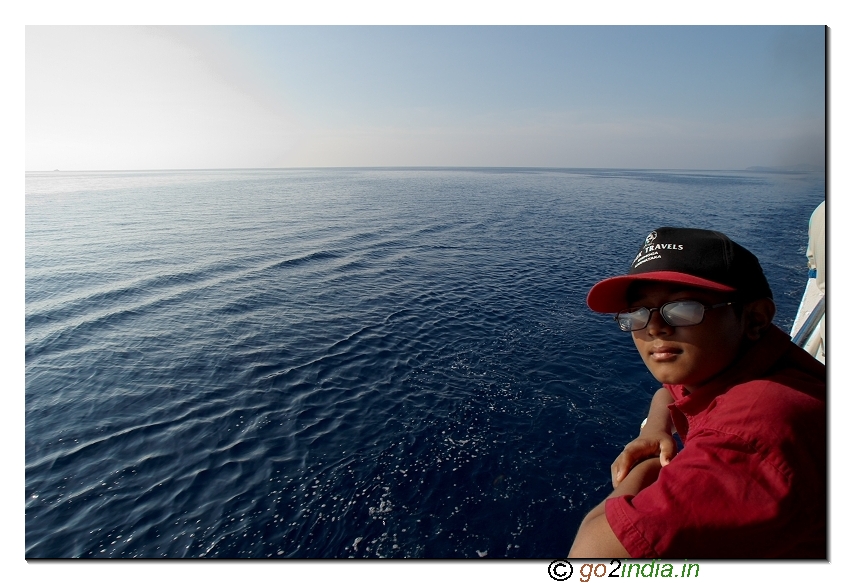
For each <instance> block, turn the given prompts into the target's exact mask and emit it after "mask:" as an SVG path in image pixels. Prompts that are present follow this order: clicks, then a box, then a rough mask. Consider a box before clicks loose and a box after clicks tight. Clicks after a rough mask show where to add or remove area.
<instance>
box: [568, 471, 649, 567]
mask: <svg viewBox="0 0 850 583" xmlns="http://www.w3.org/2000/svg"><path fill="white" fill-rule="evenodd" d="M660 471H661V461H660V460H659V458H650V459H648V460H644V461H642V462H640V463H639V464H637V465H636V466H635V467H634V468H632V471H631V472H629V475H628V476H626V478H625V479H624V480H623V481H622V482H620V485H619V486H617V487H616V488H615V489H614V491H613V492H611V494H609V495H608V498H616V497H618V496H626V495H628V494H631V495H635V494H637V493H638V492H640V491H641V490H643V489H644V488H646V487H647V486H649V485H650V484H652V483H653V482H655V480H656V479H658V473H659V472H660ZM608 498H606V499H605V500H607V499H608ZM605 500H603V501H602V502H601V503H600V504H598V505H597V506H596V507H595V508H594V509H593V510H591V511H590V512H589V513H588V515H587V516H585V517H584V520H583V521H582V522H581V526H580V527H579V529H578V534H576V539H575V541H574V542H573V547H572V548H571V549H570V554H569V557H570V558H614V557H623V558H627V557H629V556H630V555H629V553H628V551H626V548H625V547H624V546H623V545H622V544H621V543H620V541H619V539H617V536H616V535H615V534H614V531H613V530H612V529H611V525H610V524H609V523H608V517H607V516H605Z"/></svg>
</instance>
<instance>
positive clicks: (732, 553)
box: [605, 430, 795, 559]
mask: <svg viewBox="0 0 850 583" xmlns="http://www.w3.org/2000/svg"><path fill="white" fill-rule="evenodd" d="M789 493H790V488H789V484H788V481H787V479H786V478H785V476H783V475H782V473H781V472H779V471H778V470H777V469H776V468H774V467H773V466H772V465H771V464H770V463H768V462H766V461H765V460H764V459H763V457H762V456H761V455H759V454H758V452H756V451H755V450H754V449H753V448H752V447H750V446H748V444H747V443H746V442H744V441H743V440H742V439H740V438H739V437H737V436H735V435H730V434H727V433H722V432H718V431H713V430H712V431H702V432H700V433H699V434H698V435H697V434H694V435H692V436H691V438H690V441H689V443H688V446H687V447H685V448H684V449H683V450H682V451H681V452H680V453H679V455H677V456H676V457H675V458H674V459H673V460H672V461H671V462H670V464H669V465H668V466H666V467H665V468H663V469H662V470H661V473H660V474H659V476H658V480H657V481H656V482H655V483H654V484H652V485H651V486H648V487H647V488H646V489H644V490H643V491H641V492H639V493H638V494H637V495H635V496H621V497H617V498H611V499H609V500H608V501H607V502H606V504H605V515H606V518H607V519H608V523H609V524H610V525H611V529H612V530H613V531H614V534H615V535H616V536H617V538H618V539H619V541H620V543H621V544H622V545H623V546H624V547H625V548H626V550H627V551H628V552H629V554H630V555H631V556H633V557H648V558H653V557H671V558H683V559H694V558H713V557H717V558H737V557H748V558H753V557H764V556H772V555H775V554H779V555H781V554H782V552H783V550H785V549H786V543H785V542H779V543H778V542H777V537H778V533H779V532H783V533H785V532H788V531H789V526H793V525H790V523H791V522H792V521H793V507H794V504H793V501H791V500H790V499H789V497H790V494H789ZM789 511H790V512H789ZM783 536H784V534H783ZM789 538H791V539H793V538H794V535H793V534H792V535H790V537H789ZM794 544H795V541H794V540H788V541H787V548H792V547H793V545H794Z"/></svg>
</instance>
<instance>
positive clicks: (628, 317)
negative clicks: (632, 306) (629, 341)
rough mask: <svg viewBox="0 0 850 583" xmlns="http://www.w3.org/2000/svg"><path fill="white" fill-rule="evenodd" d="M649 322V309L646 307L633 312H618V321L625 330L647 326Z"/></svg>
mask: <svg viewBox="0 0 850 583" xmlns="http://www.w3.org/2000/svg"><path fill="white" fill-rule="evenodd" d="M647 322H649V310H647V309H646V308H638V309H636V310H633V311H631V312H620V313H619V314H617V323H618V324H619V325H620V330H622V331H623V332H631V331H632V330H640V329H641V328H645V327H646V324H647Z"/></svg>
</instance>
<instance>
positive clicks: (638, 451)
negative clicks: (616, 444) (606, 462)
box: [611, 431, 679, 488]
mask: <svg viewBox="0 0 850 583" xmlns="http://www.w3.org/2000/svg"><path fill="white" fill-rule="evenodd" d="M678 451H679V450H678V447H676V442H675V441H674V440H673V436H672V435H670V434H669V433H667V432H666V431H655V432H641V434H640V436H639V437H638V438H637V439H635V440H634V441H631V442H630V443H628V444H627V445H626V447H624V448H623V451H622V452H621V453H620V455H618V456H617V459H615V460H614V463H613V464H611V483H612V484H613V485H614V487H615V488H616V487H617V486H619V485H620V482H622V481H623V479H625V477H626V476H628V475H629V471H630V470H631V469H632V468H633V467H634V465H635V464H636V463H638V462H640V461H643V460H645V459H649V458H652V457H655V456H659V458H660V460H661V467H664V466H666V465H667V464H669V463H670V460H672V459H673V458H674V457H675V456H676V454H677V453H678Z"/></svg>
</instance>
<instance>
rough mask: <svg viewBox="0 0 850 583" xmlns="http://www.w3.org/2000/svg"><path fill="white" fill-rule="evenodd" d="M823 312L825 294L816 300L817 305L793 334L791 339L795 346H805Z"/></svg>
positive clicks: (824, 309)
mask: <svg viewBox="0 0 850 583" xmlns="http://www.w3.org/2000/svg"><path fill="white" fill-rule="evenodd" d="M825 312H826V296H821V298H820V300H818V303H817V305H816V306H815V308H814V309H813V310H812V312H811V313H810V314H809V316H808V317H807V318H806V321H805V322H803V325H802V326H800V329H799V330H797V333H796V334H794V337H793V338H792V339H791V341H792V342H793V343H794V344H796V345H797V346H806V344H807V343H808V342H809V339H810V338H811V337H812V334H813V333H814V331H815V330H816V329H817V327H818V325H819V324H820V321H821V319H822V318H823V315H824V313H825Z"/></svg>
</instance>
